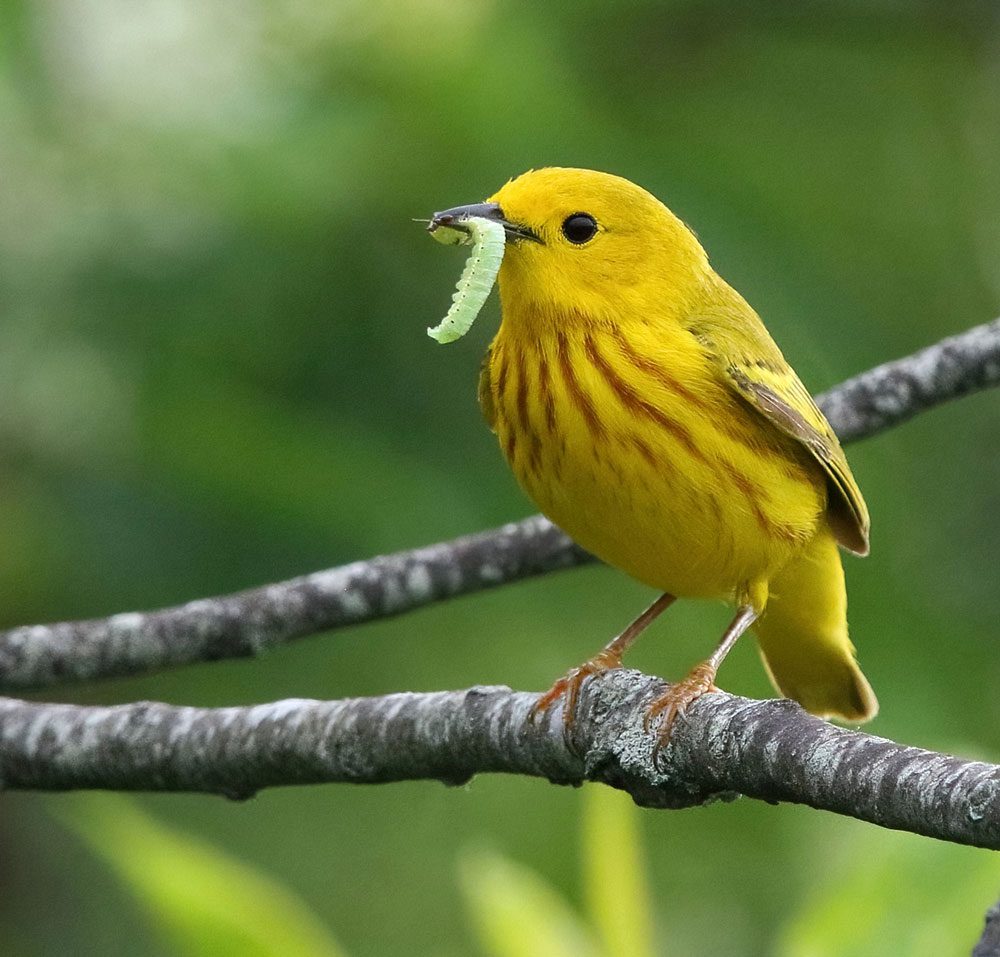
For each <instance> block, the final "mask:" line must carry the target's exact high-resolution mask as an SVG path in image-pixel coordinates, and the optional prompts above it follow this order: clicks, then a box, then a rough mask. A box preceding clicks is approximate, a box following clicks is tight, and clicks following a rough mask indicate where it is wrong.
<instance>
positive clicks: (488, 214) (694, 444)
mask: <svg viewBox="0 0 1000 957" xmlns="http://www.w3.org/2000/svg"><path fill="white" fill-rule="evenodd" d="M468 216H478V217H485V218H487V219H492V220H494V221H497V222H499V223H500V224H501V225H502V226H503V227H504V229H505V231H506V234H507V239H508V242H507V247H506V250H505V252H504V258H503V262H502V264H501V266H500V273H499V282H500V304H501V311H502V322H501V325H500V330H499V332H498V333H497V336H496V338H495V339H494V340H493V343H492V345H491V346H490V350H489V352H488V354H487V357H486V360H485V361H484V363H483V370H482V376H481V380H480V386H479V397H480V402H481V404H482V408H483V412H484V414H485V416H486V419H487V421H488V422H489V424H490V426H491V428H492V429H493V430H494V431H495V432H496V434H497V436H498V438H499V441H500V446H501V448H502V449H503V453H504V455H505V456H506V458H507V461H508V462H509V463H510V466H511V468H512V469H513V471H514V474H515V475H516V476H517V479H518V481H519V482H520V484H521V486H522V487H523V488H524V490H525V491H526V492H527V493H528V495H530V496H531V498H532V499H534V501H535V502H536V503H537V504H538V506H539V508H541V510H542V511H543V512H544V513H545V514H546V515H548V516H549V518H551V519H552V521H553V522H555V523H556V524H557V525H559V526H560V527H561V528H563V529H564V530H565V531H566V532H568V533H569V535H571V536H572V537H573V538H574V539H575V540H576V541H577V542H579V543H580V545H582V546H583V547H584V548H586V549H588V550H589V551H591V552H593V553H594V554H595V555H597V556H598V557H599V558H601V559H603V560H604V561H605V562H607V563H608V564H610V565H614V566H616V567H618V568H620V569H622V570H624V571H625V572H627V573H628V574H630V575H632V576H633V577H634V578H637V579H638V580H639V581H641V582H645V583H646V584H647V585H651V586H653V587H654V588H656V589H658V590H659V591H661V592H663V594H662V596H661V597H660V598H658V599H657V600H656V601H655V602H654V603H653V604H652V605H651V606H650V607H649V608H648V609H647V610H646V611H645V612H644V613H643V614H642V615H640V616H639V618H637V619H636V620H635V621H634V622H633V623H632V624H631V625H630V626H629V627H628V628H627V629H626V630H625V631H624V632H622V633H621V634H620V635H619V636H618V637H616V638H615V639H614V640H613V641H611V642H610V644H608V645H607V646H606V647H605V648H604V650H603V651H601V652H600V653H599V654H598V655H596V656H595V657H594V658H592V659H590V660H589V661H587V662H585V663H584V664H583V665H581V666H580V667H578V668H574V669H572V670H571V671H570V672H568V673H567V675H566V676H565V677H564V678H562V679H560V680H559V681H557V682H556V684H555V685H554V686H553V688H552V689H551V690H550V691H549V692H548V694H546V695H544V696H543V697H541V698H540V699H539V702H538V704H537V705H536V713H539V712H542V711H545V710H547V709H548V708H550V707H551V706H552V705H553V704H554V703H555V702H557V701H558V700H560V699H561V698H564V697H565V699H566V701H565V705H566V706H565V709H564V717H565V719H566V720H567V722H569V721H571V720H572V716H573V711H574V708H575V703H576V699H577V695H578V692H579V688H580V685H581V683H582V682H583V680H584V679H585V678H586V677H587V676H588V675H591V674H594V673H596V672H598V671H601V670H604V669H607V668H615V667H621V657H622V654H623V652H624V651H625V650H626V648H628V646H629V645H630V644H631V643H632V642H633V641H634V640H635V638H636V637H637V636H638V634H639V633H640V632H641V631H642V630H643V628H645V627H646V625H648V624H649V622H651V621H652V620H653V619H654V618H655V617H656V616H657V615H658V614H659V613H660V612H661V611H663V610H664V609H665V608H666V607H667V606H668V605H669V604H670V603H671V602H673V600H674V598H675V597H685V598H686V597H691V598H715V599H723V600H726V601H728V602H732V603H734V604H735V605H736V606H737V611H736V615H735V617H734V619H733V621H732V623H731V624H730V626H729V628H728V629H727V630H726V632H725V634H724V635H723V637H722V640H721V641H720V643H719V644H718V646H717V648H716V649H715V651H714V652H713V654H712V655H711V656H710V657H709V658H708V659H707V660H706V661H704V662H703V663H702V664H700V665H698V666H697V667H696V668H694V669H693V670H692V672H691V673H690V674H689V675H688V676H687V677H686V678H685V679H684V680H683V681H681V682H678V683H676V684H674V685H672V686H671V687H670V688H669V690H668V691H667V692H666V693H665V694H664V695H663V696H662V697H661V698H659V699H658V700H657V701H656V702H654V703H653V705H652V707H651V709H650V711H649V719H653V718H655V717H657V716H659V715H662V716H663V717H662V721H661V724H660V741H661V743H662V742H663V741H665V740H666V739H667V738H668V737H669V734H670V729H671V726H672V724H673V721H674V719H675V718H676V717H677V715H679V714H683V712H684V709H685V708H686V707H687V706H688V705H689V704H690V703H691V702H692V701H694V700H695V699H696V698H697V697H699V696H700V695H702V694H704V693H705V692H706V691H711V690H713V689H714V687H715V686H714V680H715V675H716V672H717V670H718V667H719V665H720V663H721V662H722V660H723V658H724V657H725V655H726V654H727V652H728V651H729V650H730V649H731V648H732V646H733V644H734V643H735V642H736V640H737V639H738V638H739V636H740V635H741V634H742V633H743V632H744V631H745V630H746V629H747V628H749V627H752V628H753V630H754V632H755V634H756V636H757V639H758V642H759V645H760V650H761V654H762V656H763V659H764V663H765V665H766V667H767V670H768V673H769V674H770V676H771V679H772V681H773V683H774V684H775V686H776V687H777V688H778V689H779V691H780V692H781V693H783V694H785V695H787V696H788V697H790V698H794V699H795V700H797V701H798V702H800V703H801V704H802V705H803V707H805V708H806V709H807V710H808V711H811V712H813V713H815V714H818V715H822V716H828V717H829V716H836V717H840V718H844V719H847V720H850V721H865V720H867V719H869V718H871V717H873V716H874V714H875V713H876V710H877V708H878V705H877V702H876V700H875V695H874V694H873V693H872V690H871V687H870V686H869V684H868V682H867V680H866V679H865V677H864V675H863V674H862V673H861V670H860V669H859V668H858V665H857V663H856V661H855V658H854V647H853V646H852V644H851V642H850V640H849V639H848V636H847V597H846V591H845V587H844V573H843V569H842V567H841V563H840V555H839V553H838V551H837V543H838V542H839V543H840V544H841V545H843V546H844V547H846V548H848V549H850V550H851V551H853V552H857V553H858V554H862V555H863V554H866V553H867V551H868V527H869V520H868V510H867V508H866V506H865V503H864V499H863V498H862V497H861V492H860V490H859V489H858V486H857V484H856V483H855V481H854V477H853V476H852V475H851V470H850V468H849V467H848V464H847V460H846V459H845V457H844V453H843V451H842V450H841V448H840V444H839V443H838V441H837V438H836V436H835V435H834V433H833V430H832V429H831V428H830V425H829V424H828V423H827V421H826V419H825V418H824V417H823V414H822V413H821V412H820V411H819V409H818V408H817V407H816V404H815V403H814V402H813V400H812V398H811V397H810V396H809V393H808V392H807V391H806V389H805V387H804V386H803V385H802V383H801V382H800V381H799V379H798V377H797V376H796V375H795V373H794V372H793V371H792V369H791V367H790V366H789V365H788V363H787V362H786V361H785V359H784V357H783V356H782V354H781V352H780V351H779V350H778V347H777V346H776V345H775V344H774V342H773V340H772V339H771V337H770V335H768V332H767V330H766V329H765V328H764V325H763V324H762V323H761V321H760V318H759V317H758V316H757V314H756V313H755V312H754V310H753V309H752V308H751V307H750V306H749V305H748V304H747V303H746V301H745V300H744V299H743V298H742V297H741V296H740V295H739V293H737V292H736V291H735V290H734V289H732V288H731V287H730V286H729V285H727V284H726V283H725V282H724V281H723V280H722V279H721V278H720V277H719V276H718V274H716V272H715V271H714V270H713V269H712V267H711V266H710V265H709V262H708V257H707V256H706V254H705V251H704V249H702V247H701V245H700V243H699V242H698V240H697V238H696V237H695V235H694V233H692V232H691V230H690V229H688V228H687V226H685V225H684V223H683V222H681V221H680V220H679V219H678V218H677V217H676V216H675V215H674V214H673V213H671V211H670V210H669V209H667V208H666V206H664V205H663V204H662V203H661V202H660V201H659V200H657V199H656V198H655V197H654V196H652V195H651V194H650V193H648V192H646V191H645V190H644V189H641V188H640V187H638V186H636V185H635V184H633V183H630V182H629V181H628V180H625V179H621V178H620V177H617V176H612V175H609V174H607V173H598V172H594V171H591V170H581V169H552V168H550V169H540V170H533V171H531V172H528V173H525V174H523V175H522V176H519V177H517V178H516V179H514V180H511V181H510V182H508V183H507V184H506V185H505V186H504V187H503V188H502V189H501V190H500V191H499V192H497V193H496V194H495V195H493V196H492V197H490V199H489V200H487V202H486V203H480V204H476V205H474V206H468V207H457V208H455V209H451V210H446V211H445V212H442V213H437V214H435V217H434V219H433V220H432V221H431V228H432V229H433V228H436V227H439V226H450V225H454V224H456V223H460V222H461V220H462V219H463V218H466V217H468Z"/></svg>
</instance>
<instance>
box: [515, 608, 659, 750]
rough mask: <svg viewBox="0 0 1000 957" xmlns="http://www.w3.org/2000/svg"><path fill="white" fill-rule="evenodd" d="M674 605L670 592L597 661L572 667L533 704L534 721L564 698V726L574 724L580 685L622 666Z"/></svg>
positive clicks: (617, 639)
mask: <svg viewBox="0 0 1000 957" xmlns="http://www.w3.org/2000/svg"><path fill="white" fill-rule="evenodd" d="M673 602H674V596H673V595H668V594H666V593H664V594H662V595H660V597H659V598H657V599H656V601H654V602H653V604H652V605H650V606H649V607H648V608H647V609H646V610H645V611H644V612H643V613H642V614H641V615H640V616H639V617H638V618H636V620H635V621H633V622H632V624H631V625H629V626H628V628H626V629H625V630H624V631H623V632H622V633H621V634H620V635H618V637H617V638H614V639H612V640H611V641H609V642H608V644H607V645H605V646H604V648H603V649H602V650H601V651H599V652H598V653H597V654H596V655H594V657H593V658H591V659H589V660H588V661H585V662H584V663H583V664H582V665H580V666H579V667H577V668H572V669H570V670H569V671H568V672H566V674H565V675H564V676H563V677H562V678H560V679H559V680H558V681H557V682H556V683H555V684H554V685H553V686H552V687H551V688H549V690H548V691H546V692H545V694H543V695H542V696H541V697H540V698H539V699H538V700H537V701H536V702H535V703H534V705H532V708H531V712H530V714H529V717H530V719H531V720H532V721H534V720H535V719H536V718H537V717H538V716H539V715H541V714H544V713H545V712H546V711H548V710H549V709H550V708H551V707H552V706H553V705H554V704H555V703H556V702H557V701H559V700H560V698H565V704H564V707H563V726H564V728H565V729H567V730H568V729H569V727H570V726H571V725H572V724H573V717H574V715H575V714H576V701H577V698H579V696H580V686H581V685H582V684H583V682H584V681H585V680H586V679H587V678H589V677H590V676H591V675H596V674H599V673H600V672H602V671H610V670H611V669H613V668H620V667H621V666H622V655H623V654H625V652H626V651H627V650H628V648H629V646H630V645H631V644H632V642H634V641H635V640H636V638H638V637H639V635H641V634H642V632H643V631H645V629H646V626H647V625H649V623H650V622H652V621H653V620H654V619H655V618H657V617H659V615H660V614H661V613H663V612H664V611H666V610H667V609H668V608H669V607H670V606H671V605H672V604H673Z"/></svg>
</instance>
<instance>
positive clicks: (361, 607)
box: [0, 319, 1000, 692]
mask: <svg viewBox="0 0 1000 957" xmlns="http://www.w3.org/2000/svg"><path fill="white" fill-rule="evenodd" d="M998 382H1000V319H998V320H995V321H994V322H991V323H988V324H986V325H983V326H977V327H976V328H974V329H970V330H969V331H968V332H964V333H962V334H961V335H958V336H954V337H952V338H950V339H945V340H943V341H942V342H939V343H938V344H937V345H934V346H931V347H929V348H927V349H924V350H922V351H921V352H917V353H915V354H914V355H912V356H909V357H908V358H905V359H900V360H898V361H896V362H890V363H887V364H885V365H882V366H879V367H878V368H875V369H872V370H871V371H869V372H865V373H862V374H861V375H859V376H856V377H855V378H853V379H851V380H849V381H848V382H845V383H844V384H843V385H840V386H837V387H836V388H834V389H831V390H830V391H829V392H827V393H826V394H825V395H823V396H820V397H819V402H820V405H821V406H822V407H823V410H824V412H826V414H827V416H828V417H829V419H830V422H831V424H832V425H833V427H834V428H835V429H836V430H837V432H838V434H839V435H840V436H841V438H842V439H843V440H844V441H845V442H846V441H851V440H854V439H859V438H863V437H865V436H868V435H873V434H875V433H876V432H879V431H881V430H883V429H886V428H888V427H889V426H892V425H895V424H897V423H899V422H902V421H904V420H905V419H907V418H909V417H910V416H912V415H915V414H916V413H917V412H920V411H922V410H924V409H928V408H931V407H932V406H934V405H937V404H940V403H942V402H945V401H947V400H949V399H953V398H955V397H957V396H960V395H964V394H966V393H968V392H972V391H974V390H977V389H984V388H986V387H988V386H993V385H996V384H997V383H998ZM589 561H593V558H592V556H590V555H588V554H586V553H585V552H583V551H582V550H581V549H579V548H578V547H577V546H575V545H574V544H573V543H572V542H571V541H570V540H569V538H567V537H566V535H565V534H563V532H561V531H560V530H559V529H557V528H554V527H553V526H552V524H551V523H550V522H548V521H547V520H546V519H544V518H542V517H541V516H537V515H536V516H533V517H532V518H528V519H525V520H524V521H522V522H517V523H513V524H510V525H505V526H504V527H503V528H499V529H495V530H493V531H488V532H481V533H479V534H476V535H468V536H465V537H463V538H457V539H455V540H454V541H451V542H442V543H440V544H437V545H430V546H427V547H425V548H418V549H415V550H413V551H406V552H398V553H396V554H394V555H385V556H381V557H378V558H374V559H372V560H370V561H363V562H355V563H353V564H350V565H345V566H343V567H340V568H333V569H329V570H327V571H321V572H315V573H313V574H311V575H305V576H302V577H300V578H293V579H291V580H290V581H285V582H278V583H275V584H272V585H266V586H264V587H262V588H254V589H250V590H248V591H243V592H238V593H236V594H233V595H224V596H221V597H216V598H203V599H199V600H198V601H193V602H190V603H188V604H185V605H180V606H177V607H174V608H167V609H162V610H159V611H151V612H128V613H124V614H118V615H114V616H112V617H110V618H99V619H92V620H88V621H73V622H61V623H58V624H50V625H28V626H23V627H19V628H13V629H10V630H8V631H3V632H0V690H2V691H12V692H18V691H26V690H29V689H33V688H42V687H46V686H50V685H54V684H59V683H64V682H69V681H82V680H91V679H94V678H102V677H110V676H115V675H128V674H139V673H142V672H146V671H152V670H154V669H157V668H162V667H167V666H171V665H182V664H188V663H190V662H194V661H211V660H216V659H219V658H235V657H246V656H250V655H256V654H260V653H261V652H263V651H266V650H267V649H269V648H271V647H274V646H276V645H280V644H283V643H285V642H288V641H291V640H293V639H295V638H301V637H303V636H305V635H311V634H315V633H316V632H320V631H329V630H331V629H334V628H341V627H344V626H346V625H354V624H359V623H361V622H365V621H371V620H373V619H377V618H386V617H389V616H391V615H398V614H401V613H402V612H406V611H410V610H412V609H414V608H419V607H421V606H422V605H426V604H429V603H431V602H434V601H440V600H441V599H444V598H451V597H453V596H456V595H465V594H469V593H471V592H475V591H479V590H480V589H483V588H491V587H494V586H496V585H501V584H504V583H506V582H512V581H517V580H518V579H522V578H527V577H531V576H534V575H540V574H543V573H545V572H551V571H554V570H556V569H561V568H570V567H572V566H574V565H579V564H582V563H584V562H589Z"/></svg>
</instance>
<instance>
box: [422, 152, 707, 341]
mask: <svg viewBox="0 0 1000 957" xmlns="http://www.w3.org/2000/svg"><path fill="white" fill-rule="evenodd" d="M465 209H468V210H469V211H470V213H469V214H471V215H479V216H487V217H489V218H492V219H496V220H498V221H500V222H502V223H503V225H504V227H505V229H506V231H507V248H506V251H505V253H504V258H503V265H502V267H501V269H500V297H501V303H502V306H503V314H504V322H505V323H506V322H512V321H517V317H521V316H530V317H534V318H533V319H531V320H530V321H545V317H547V316H554V315H558V316H559V317H560V319H561V321H563V322H565V321H566V317H567V315H579V316H581V317H584V318H586V319H589V320H593V321H598V322H602V321H609V320H610V321H620V320H621V317H622V316H623V315H643V314H645V315H646V316H647V317H651V315H653V314H656V315H664V314H667V315H669V314H670V313H671V312H672V311H674V310H675V309H676V310H678V311H680V310H683V309H684V308H685V307H686V306H687V305H689V304H690V302H691V299H692V297H693V296H695V295H697V294H698V291H699V290H700V289H701V286H702V283H703V279H704V277H705V275H706V273H707V272H708V271H709V267H708V261H707V258H706V256H705V252H704V250H703V249H702V248H701V245H700V244H699V242H698V240H697V238H696V237H695V235H694V233H692V232H691V230H690V229H688V228H687V227H686V226H685V225H684V223H683V222H681V220H679V219H678V218H677V217H676V216H675V215H674V214H673V213H672V212H670V210H669V209H667V207H666V206H664V205H663V203H661V202H660V201H659V200H658V199H657V198H656V197H655V196H653V195H652V194H650V193H648V192H646V190H644V189H642V188H641V187H639V186H636V185H635V184H634V183H631V182H629V181H628V180H626V179H622V178H621V177H619V176H612V175H611V174H609V173H600V172H596V171H594V170H584V169H564V168H558V167H549V168H545V169H538V170H531V171H529V172H527V173H524V174H522V175H521V176H518V177H517V178H516V179H512V180H510V181H509V182H508V183H507V184H506V185H505V186H503V187H502V188H501V189H500V190H498V191H497V192H496V193H494V194H493V195H492V196H491V197H490V198H489V199H488V200H487V201H486V203H482V204H479V205H477V206H474V207H459V208H458V209H456V210H448V211H447V213H446V214H438V215H439V216H441V215H447V214H456V215H459V216H460V215H461V214H462V210H465Z"/></svg>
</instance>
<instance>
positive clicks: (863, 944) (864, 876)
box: [776, 830, 1000, 957]
mask: <svg viewBox="0 0 1000 957" xmlns="http://www.w3.org/2000/svg"><path fill="white" fill-rule="evenodd" d="M998 892H1000V861H998V860H997V858H996V856H995V855H993V854H981V855H978V856H977V857H976V858H975V859H973V860H971V861H970V859H969V856H968V854H967V853H964V852H963V851H962V849H960V848H955V847H950V846H948V845H947V844H942V843H939V842H936V841H928V840H924V839H922V838H918V837H914V836H913V835H910V834H897V833H884V832H882V831H876V830H865V831H862V832H859V833H858V835H857V839H856V840H855V841H854V842H853V846H852V847H851V848H850V853H849V854H847V855H845V856H844V857H843V858H842V859H841V861H840V863H839V865H838V866H836V867H835V868H834V869H833V873H829V874H826V875H825V876H824V881H823V885H822V886H821V887H819V888H817V890H816V891H815V893H814V894H813V895H812V898H811V899H810V900H808V901H806V902H805V904H804V905H803V907H802V908H801V909H800V910H799V911H798V913H796V914H795V915H794V916H793V917H792V918H791V919H790V920H789V921H788V924H787V926H786V928H785V930H784V932H783V933H782V934H781V935H780V937H779V945H778V948H777V952H776V957H896V955H897V954H906V955H907V957H951V955H954V957H959V955H961V957H965V955H967V954H969V953H970V952H971V951H972V947H973V944H974V943H975V941H976V940H977V939H978V937H979V935H980V933H981V932H982V925H983V920H984V917H985V914H986V910H987V908H989V907H990V906H991V905H992V904H993V903H994V902H995V900H996V897H997V894H998Z"/></svg>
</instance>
